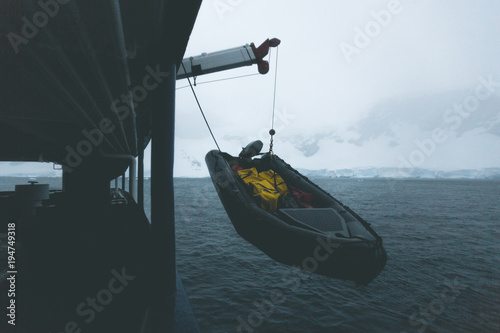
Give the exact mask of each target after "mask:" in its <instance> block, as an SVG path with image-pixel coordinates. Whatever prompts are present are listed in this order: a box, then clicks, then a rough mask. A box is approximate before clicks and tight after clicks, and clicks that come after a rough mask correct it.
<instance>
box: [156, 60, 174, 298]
mask: <svg viewBox="0 0 500 333" xmlns="http://www.w3.org/2000/svg"><path fill="white" fill-rule="evenodd" d="M166 66H167V65H166ZM168 66H169V68H162V71H168V72H169V73H170V74H169V76H168V77H166V78H165V80H164V82H163V83H162V84H161V85H160V86H159V87H158V88H157V90H155V92H154V93H155V98H156V103H155V108H154V110H153V122H152V130H153V131H152V142H151V230H152V236H153V255H152V257H153V265H154V267H153V271H154V274H153V276H154V283H155V285H154V295H153V297H154V299H153V302H154V303H156V304H157V305H158V306H165V305H168V304H171V305H172V306H173V302H174V300H175V299H174V298H175V290H176V288H175V284H176V266H175V265H176V262H175V221H174V181H173V169H174V126H175V77H176V75H175V73H176V72H177V71H176V65H175V64H173V63H172V64H170V65H168Z"/></svg>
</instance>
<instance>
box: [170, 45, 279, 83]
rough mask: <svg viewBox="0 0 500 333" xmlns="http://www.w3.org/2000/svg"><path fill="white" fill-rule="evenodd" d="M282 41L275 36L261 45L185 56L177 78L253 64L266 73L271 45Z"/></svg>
mask: <svg viewBox="0 0 500 333" xmlns="http://www.w3.org/2000/svg"><path fill="white" fill-rule="evenodd" d="M280 43H281V41H280V40H279V39H277V38H273V39H267V40H266V41H265V42H264V43H262V44H261V45H260V46H259V47H256V46H255V45H254V43H251V44H250V45H248V44H247V45H244V46H240V47H235V48H232V49H227V50H223V51H218V52H213V53H202V54H201V55H199V56H196V57H189V58H184V59H183V60H182V64H181V66H180V67H179V69H178V71H177V80H180V79H184V78H186V77H193V76H199V75H204V74H210V73H215V72H220V71H225V70H228V69H233V68H238V67H243V66H251V65H253V64H257V66H258V69H259V73H260V74H266V73H267V72H268V71H269V63H268V62H267V61H266V60H264V57H265V56H266V55H267V54H268V52H269V48H270V47H276V46H278V45H279V44H280ZM184 68H185V70H184Z"/></svg>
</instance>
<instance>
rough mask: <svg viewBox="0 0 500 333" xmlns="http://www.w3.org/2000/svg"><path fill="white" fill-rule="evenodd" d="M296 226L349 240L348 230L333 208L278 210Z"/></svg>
mask: <svg viewBox="0 0 500 333" xmlns="http://www.w3.org/2000/svg"><path fill="white" fill-rule="evenodd" d="M279 211H280V212H281V213H282V214H284V215H286V216H287V217H288V218H289V219H291V220H292V221H293V222H295V223H296V224H298V225H306V227H307V229H310V228H312V229H315V230H317V231H319V232H321V233H325V234H327V235H328V236H332V237H337V236H338V235H337V234H340V235H341V237H342V236H343V237H346V238H349V237H350V235H349V230H348V229H347V224H346V222H345V220H344V218H343V217H342V216H340V214H339V213H337V211H336V210H335V209H333V208H283V209H280V210H279Z"/></svg>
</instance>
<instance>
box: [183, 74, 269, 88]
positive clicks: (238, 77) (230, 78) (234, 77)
mask: <svg viewBox="0 0 500 333" xmlns="http://www.w3.org/2000/svg"><path fill="white" fill-rule="evenodd" d="M255 75H261V74H260V73H254V74H247V75H240V76H233V77H228V78H224V79H218V80H212V81H204V82H200V83H197V85H200V84H206V83H213V82H219V81H227V80H234V79H240V78H243V77H247V76H255ZM187 87H189V85H187V86H182V87H179V88H176V89H175V90H179V89H184V88H187Z"/></svg>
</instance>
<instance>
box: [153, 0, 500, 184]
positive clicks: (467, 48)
mask: <svg viewBox="0 0 500 333" xmlns="http://www.w3.org/2000/svg"><path fill="white" fill-rule="evenodd" d="M499 32H500V1H497V0H477V1H465V0H446V1H445V0H418V1H417V0H413V1H412V0H400V1H394V0H384V1H379V0H357V1H347V0H346V1H334V0H315V1H306V0H286V1H285V0H280V1H276V0H274V1H264V0H251V1H250V0H205V1H203V4H202V7H201V10H200V12H199V15H198V19H197V21H196V25H195V27H194V30H193V33H192V35H191V39H190V41H189V45H188V48H187V50H186V54H185V56H186V57H187V56H196V55H200V54H201V53H202V52H213V51H219V50H223V49H227V48H232V47H236V46H241V45H244V44H247V43H250V42H254V43H255V44H256V45H259V44H260V43H262V42H263V41H264V40H265V39H267V38H273V37H277V38H279V39H281V41H282V44H281V45H280V47H279V60H278V77H277V96H276V97H277V99H276V112H277V119H276V126H275V127H276V129H277V135H276V151H277V153H278V154H279V155H280V156H281V157H283V158H285V159H286V160H288V161H291V162H294V163H296V164H298V165H296V167H308V168H314V167H315V166H317V168H318V169H336V168H340V167H360V166H398V165H399V164H400V163H399V162H398V161H399V160H400V157H401V156H403V157H405V158H406V159H408V158H410V157H411V153H412V151H413V150H414V149H418V147H416V146H415V140H416V139H419V140H423V138H426V137H428V136H429V135H431V133H432V131H430V130H429V131H427V132H426V131H424V130H423V129H422V128H421V127H416V128H413V130H414V132H412V131H407V130H406V128H407V127H405V126H409V125H411V122H412V121H414V120H409V119H412V118H411V117H410V118H409V117H408V116H404V111H405V110H401V112H399V111H398V110H395V109H394V108H395V106H394V105H392V104H390V101H394V100H398V101H401V100H403V101H405V100H407V101H409V102H408V103H410V101H414V100H418V98H420V99H421V100H422V99H423V100H425V99H426V98H427V97H426V96H438V97H436V100H437V101H438V102H437V104H439V101H440V98H441V97H439V94H440V93H446V92H459V93H458V95H453V96H455V97H454V98H455V102H458V103H460V102H462V100H463V98H466V97H467V96H468V94H471V93H473V92H474V89H475V87H476V86H477V85H478V84H480V77H483V78H488V77H491V78H492V79H491V80H493V81H494V82H500V61H499V60H498V59H500V34H499ZM275 55H276V50H273V52H272V59H271V70H270V72H269V73H268V74H267V75H257V76H252V77H247V78H242V79H235V80H229V81H223V82H214V83H209V84H199V85H198V86H197V87H196V91H197V93H198V96H199V99H200V102H201V103H202V106H203V108H204V110H205V113H206V115H207V118H208V120H209V122H210V124H211V126H212V129H213V131H214V133H215V136H216V137H217V138H218V140H219V141H220V142H219V143H220V144H221V148H222V150H225V151H228V152H230V153H233V154H237V153H238V152H239V149H241V146H242V144H243V142H246V141H248V142H249V141H251V140H252V139H255V138H260V139H265V140H268V138H267V137H266V136H265V135H264V133H265V132H266V131H267V130H268V129H269V127H270V122H271V114H272V105H273V85H274V69H275V65H276V63H275V61H276V60H275ZM253 73H257V67H256V66H252V67H246V68H243V69H238V70H231V71H226V72H222V73H217V74H211V75H206V76H202V77H199V78H198V80H197V81H198V83H202V82H206V81H211V80H216V79H220V78H229V77H233V76H238V75H245V74H253ZM177 85H178V88H180V89H178V90H177V97H176V98H177V115H176V139H177V143H176V175H182V176H186V175H190V174H192V175H207V174H208V173H207V172H206V167H205V165H204V161H203V158H204V155H205V153H206V152H207V150H209V149H213V148H215V145H214V144H213V143H212V142H211V141H210V140H211V138H210V136H209V133H208V130H207V129H206V126H205V124H204V122H203V119H202V117H201V115H200V114H199V111H198V109H197V106H196V104H195V101H194V98H193V96H192V93H191V91H190V89H189V88H181V87H183V86H186V85H187V81H186V80H179V81H177ZM460 94H462V95H460ZM499 96H500V86H497V87H496V91H494V93H493V94H491V96H490V97H489V100H488V103H489V104H488V107H489V109H488V110H489V111H488V112H489V118H488V119H486V120H485V119H482V120H481V121H480V120H477V122H478V124H479V123H481V122H482V123H484V122H485V121H489V122H490V123H491V124H493V123H495V121H494V120H492V117H493V118H495V117H496V118H498V120H499V121H500V114H499V112H498V111H499V110H500V108H499V107H498V100H499V99H498V97H499ZM443 98H444V97H443ZM449 98H450V100H445V99H443V100H441V102H442V105H440V106H439V107H436V108H435V111H432V112H434V114H435V115H432V114H429V113H428V112H427V113H425V112H424V113H422V114H423V115H425V117H426V118H429V119H433V120H432V126H430V129H432V128H435V127H439V126H441V127H442V123H443V117H442V116H441V115H442V114H444V113H445V111H446V107H448V105H449V107H452V106H453V99H452V98H451V97H449ZM420 102H421V101H420ZM495 103H497V104H495ZM400 104H401V103H400ZM400 104H399V105H400ZM437 104H436V105H437ZM492 105H493V106H492ZM376 107H379V109H380V108H382V109H384V108H387V109H391V108H392V109H391V110H389V111H390V112H389V113H388V114H390V115H392V116H391V117H392V119H395V118H398V117H399V115H401V119H399V118H398V119H397V121H393V120H391V119H388V122H390V123H391V126H390V127H391V128H392V129H393V128H394V123H397V124H398V126H400V127H398V128H399V132H398V131H395V132H398V133H399V134H398V133H396V134H394V133H389V134H390V135H389V134H387V133H386V132H387V130H385V129H383V128H382V127H381V126H379V125H377V126H379V127H377V128H371V129H370V130H374V131H375V132H374V133H373V134H370V135H371V136H370V137H367V138H366V140H365V141H363V142H361V141H359V140H358V141H357V142H354V141H353V140H356V138H359V137H360V136H361V137H362V136H363V133H361V132H360V130H359V129H360V128H361V129H364V130H363V131H364V132H366V124H365V125H363V126H364V127H363V126H360V125H359V123H360V121H362V120H363V119H364V120H365V123H366V122H368V123H372V122H373V123H374V122H375V121H377V120H378V119H377V118H376V114H375V113H374V108H376ZM484 107H485V103H483V105H480V107H479V109H478V110H479V111H481V110H482V108H484ZM431 108H432V107H431ZM491 108H494V109H495V108H496V109H495V110H496V111H491ZM427 111H428V110H427ZM479 111H478V112H477V113H479ZM415 112H418V110H417V111H415ZM492 114H493V115H492ZM382 117H383V115H382ZM422 117H424V116H422ZM483 118H484V117H483ZM496 118H495V119H496ZM470 119H472V117H471V118H470ZM470 119H462V120H464V122H465V121H468V120H470ZM372 120H373V121H372ZM421 120H422V119H419V120H418V121H419V122H420V121H421ZM391 121H392V122H391ZM491 124H490V125H488V126H490V127H492V126H493V125H491ZM495 124H496V123H495ZM356 126H357V127H356ZM495 126H496V125H495ZM428 127H429V126H428ZM353 128H358V131H357V132H356V131H354V130H353ZM462 129H463V128H462ZM376 131H379V132H381V133H378V134H377V133H376ZM471 131H472V130H471ZM382 132H384V133H385V134H384V133H382ZM401 132H405V133H406V136H404V137H403V135H402V134H401ZM469 132H470V131H469ZM479 132H480V131H479ZM479 132H478V131H476V132H475V134H471V133H472V132H470V133H465V134H464V133H462V134H460V135H457V140H451V139H450V140H448V141H447V142H445V143H443V144H441V145H440V146H439V147H436V152H437V153H436V154H434V156H426V161H425V163H421V164H419V165H418V166H419V167H429V168H442V169H453V168H455V169H459V168H479V167H494V166H496V167H500V157H496V156H500V154H495V153H498V150H499V148H497V147H499V144H500V141H499V139H498V138H499V137H500V133H499V135H494V134H491V133H488V134H484V133H483V132H484V131H483V132H481V133H483V134H481V133H479ZM490 132H492V131H490ZM408 133H411V134H408ZM364 134H365V136H367V135H366V133H364ZM382 134H384V135H386V134H387V135H389V136H391V137H390V138H389V137H387V138H382V137H379V136H380V135H382ZM296 137H298V138H296ZM450 137H451V136H450ZM373 138H375V139H373ZM377 138H378V139H377ZM301 140H302V141H301ZM332 140H333V141H332ZM370 140H371V141H370ZM377 140H378V141H377ZM311 142H312V144H311ZM353 142H354V143H353ZM465 143H469V145H465V146H467V149H469V150H470V151H474V154H475V155H470V156H469V155H467V156H465V155H464V156H455V157H454V158H455V159H454V160H453V158H452V160H453V161H454V164H453V165H445V164H444V163H445V162H444V161H450V156H451V155H450V156H448V155H449V154H452V153H451V152H453V151H456V149H454V145H458V144H460V145H461V146H464V144H465ZM294 145H295V146H301V147H302V148H301V149H299V150H297V151H295V150H294V148H293V146H294ZM266 147H267V142H266ZM304 147H305V148H304ZM485 147H487V148H485ZM318 149H319V150H318ZM433 153H434V152H433ZM447 154H448V155H447ZM325 156H332V158H331V159H330V160H325ZM471 160H474V161H475V162H474V163H471V162H470V161H471ZM312 161H314V162H312ZM416 166H417V165H416ZM148 167H149V163H148V162H146V168H148Z"/></svg>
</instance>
